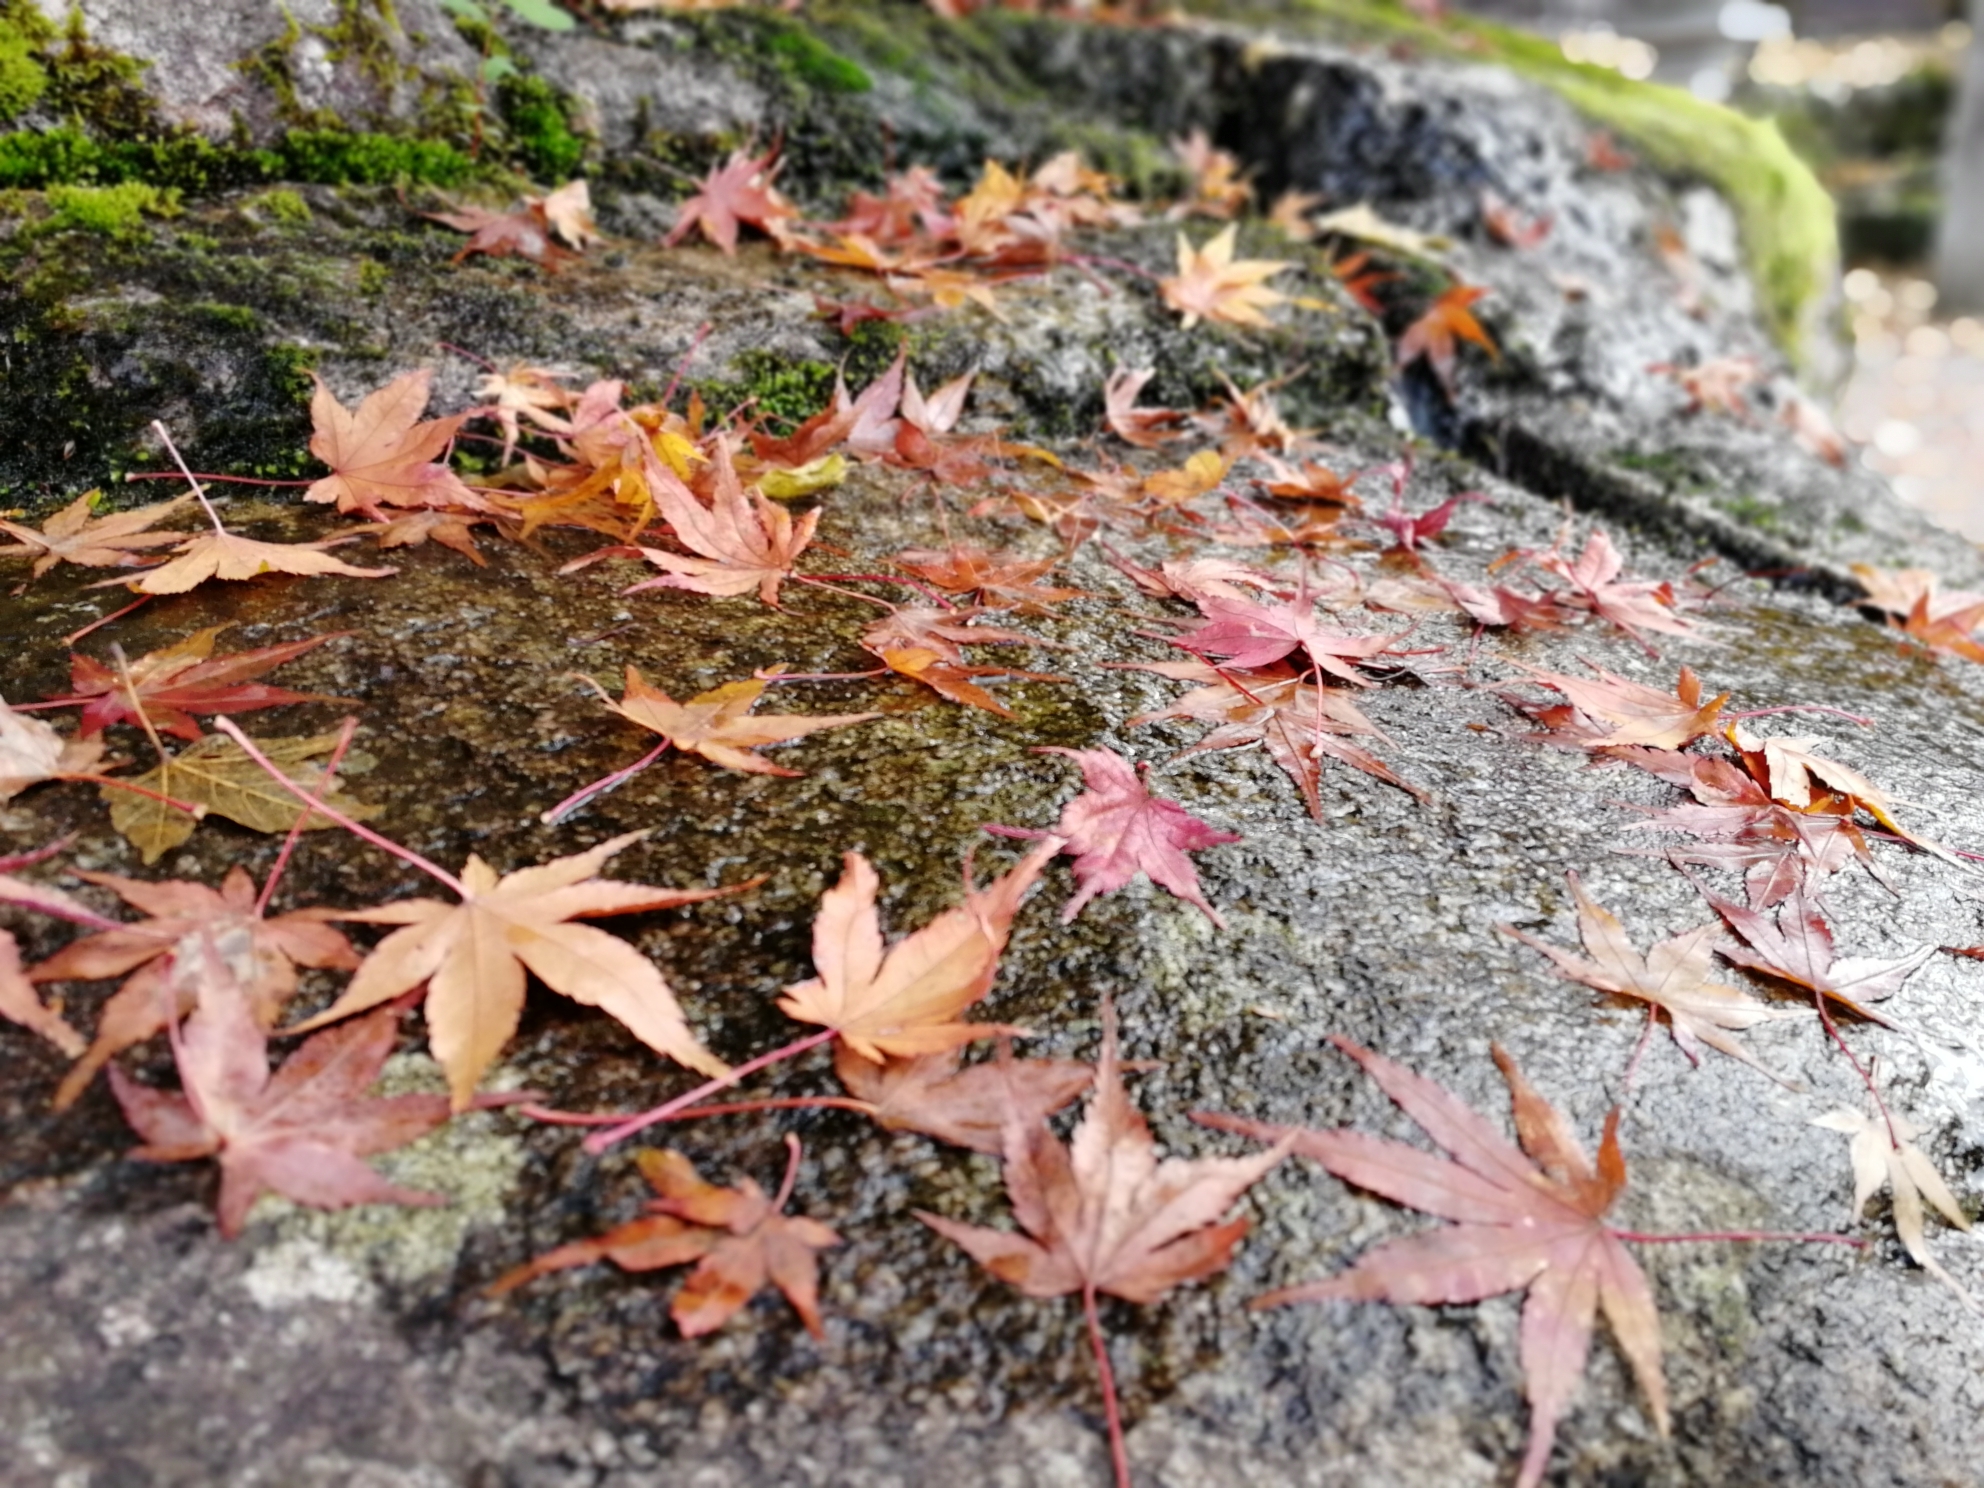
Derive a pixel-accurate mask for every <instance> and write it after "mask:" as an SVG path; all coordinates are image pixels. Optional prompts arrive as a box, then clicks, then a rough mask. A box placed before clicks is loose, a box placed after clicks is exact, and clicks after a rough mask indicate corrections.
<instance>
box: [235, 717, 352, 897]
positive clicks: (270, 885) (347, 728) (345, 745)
mask: <svg viewBox="0 0 1984 1488" xmlns="http://www.w3.org/2000/svg"><path fill="white" fill-rule="evenodd" d="M357 732H358V720H357V719H356V718H347V719H346V720H345V721H344V727H343V728H342V729H340V730H339V731H338V742H337V747H336V748H335V749H333V750H332V751H331V757H330V759H329V761H328V762H327V763H326V764H325V765H324V775H323V778H322V779H321V780H319V781H318V782H317V788H316V789H315V790H314V791H312V792H311V793H310V800H309V802H308V804H306V805H305V806H304V808H303V811H302V814H301V815H299V816H298V817H297V818H296V820H295V821H294V822H293V823H291V824H290V828H289V835H288V836H287V837H285V838H283V839H282V851H281V852H279V853H277V854H276V861H275V866H273V867H272V868H270V869H269V876H268V877H267V878H265V879H264V880H262V892H261V894H260V896H259V897H258V898H257V899H256V900H255V917H256V918H257V919H260V918H261V917H262V916H263V915H264V914H266V913H267V912H268V908H269V901H270V900H271V899H273V898H274V897H275V892H276V885H277V884H279V883H281V882H282V871H283V869H285V868H287V867H288V866H289V855H290V854H291V853H293V852H295V851H296V843H297V839H298V838H300V837H301V836H302V835H303V824H304V823H305V822H307V821H309V820H310V813H311V812H313V811H315V810H316V809H317V808H318V804H319V798H320V797H321V796H322V795H323V794H324V793H325V792H326V791H329V790H330V789H331V788H332V786H333V784H334V783H335V782H336V780H337V774H338V766H339V765H341V764H343V763H344V752H345V751H346V750H347V749H349V748H351V736H352V735H353V734H355V733H357Z"/></svg>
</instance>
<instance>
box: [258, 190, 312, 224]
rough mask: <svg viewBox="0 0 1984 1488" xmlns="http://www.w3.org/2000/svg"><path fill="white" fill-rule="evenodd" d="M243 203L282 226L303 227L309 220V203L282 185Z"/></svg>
mask: <svg viewBox="0 0 1984 1488" xmlns="http://www.w3.org/2000/svg"><path fill="white" fill-rule="evenodd" d="M245 205H247V206H249V207H251V208H253V209H254V210H256V211H258V212H260V213H261V214H262V215H263V216H265V217H267V218H268V220H269V221H271V222H275V223H280V224H281V225H282V226H284V227H304V226H307V225H308V224H309V221H310V204H309V203H308V202H306V201H305V200H304V199H303V198H302V197H301V196H299V195H297V194H296V193H295V192H294V191H291V190H289V189H288V188H287V187H284V186H278V187H276V188H275V189H274V190H273V191H264V192H263V193H262V194H261V195H260V196H258V197H255V198H254V199H253V200H251V201H249V202H247V203H245Z"/></svg>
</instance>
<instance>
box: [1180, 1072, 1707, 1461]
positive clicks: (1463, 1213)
mask: <svg viewBox="0 0 1984 1488" xmlns="http://www.w3.org/2000/svg"><path fill="white" fill-rule="evenodd" d="M1330 1042H1331V1043H1333V1044H1335V1045H1336V1046H1337V1048H1339V1049H1341V1050H1342V1051H1343V1052H1344V1053H1345V1054H1348V1055H1349V1056H1350V1057H1351V1058H1352V1059H1354V1060H1356V1061H1357V1062H1358V1063H1359V1064H1361V1065H1362V1066H1363V1067H1364V1069H1365V1071H1366V1072H1367V1073H1368V1074H1369V1075H1370V1076H1371V1078H1372V1079H1374V1080H1376V1081H1377V1082H1378V1084H1379V1085H1380V1086H1381V1087H1383V1089H1384V1092H1385V1094H1387V1095H1389V1096H1390V1097H1391V1098H1392V1099H1393V1100H1394V1101H1396V1102H1398V1104H1399V1106H1400V1107H1401V1108H1403V1110H1404V1111H1405V1113H1406V1114H1407V1115H1408V1116H1410V1117H1411V1118H1412V1119H1413V1120H1414V1121H1416V1122H1418V1123H1419V1125H1420V1126H1422V1127H1424V1128H1425V1130H1426V1132H1427V1134H1428V1135H1429V1136H1431V1137H1432V1138H1433V1140H1434V1141H1435V1142H1437V1143H1438V1144H1439V1145H1440V1146H1441V1147H1443V1148H1445V1149H1446V1150H1447V1151H1448V1152H1450V1153H1452V1154H1453V1156H1454V1158H1455V1159H1456V1160H1455V1161H1452V1162H1449V1161H1446V1160H1444V1159H1441V1158H1437V1157H1432V1156H1429V1155H1428V1154H1426V1153H1425V1152H1422V1151H1420V1150H1419V1149H1418V1148H1417V1147H1412V1146H1408V1145H1407V1144H1405V1143H1404V1142H1393V1141H1388V1140H1385V1139H1382V1138H1379V1137H1371V1136H1366V1135H1365V1134H1364V1133H1362V1132H1356V1131H1347V1130H1336V1131H1315V1130H1311V1129H1305V1128H1302V1127H1285V1126H1272V1125H1269V1124H1268V1123H1266V1122H1260V1121H1247V1120H1243V1119H1241V1118H1239V1117H1234V1116H1216V1115H1200V1114H1197V1113H1195V1115H1194V1119H1195V1120H1198V1121H1201V1122H1203V1123H1204V1124H1206V1125H1208V1126H1213V1127H1217V1128H1218V1129H1220V1130H1221V1131H1233V1132H1240V1133H1242V1134H1244V1135H1246V1136H1250V1137H1253V1138H1255V1139H1257V1140H1259V1141H1263V1142H1268V1141H1273V1142H1278V1143H1281V1144H1287V1143H1290V1142H1292V1143H1293V1144H1294V1147H1293V1150H1294V1151H1296V1152H1298V1153H1300V1154H1302V1155H1303V1156H1304V1157H1312V1158H1314V1159H1315V1160H1316V1161H1317V1162H1319V1163H1321V1164H1322V1165H1323V1166H1324V1167H1325V1168H1328V1169H1329V1170H1330V1172H1332V1173H1334V1174H1336V1175H1337V1177H1339V1178H1342V1179H1344V1180H1345V1181H1346V1182H1349V1183H1354V1184H1356V1185H1357V1186H1358V1187H1359V1188H1365V1189H1369V1190H1370V1191H1371V1192H1373V1193H1376V1194H1381V1195H1383V1196H1384V1197H1385V1198H1388V1199H1391V1200H1393V1201H1394V1202H1396V1203H1400V1204H1404V1205H1405V1206H1407V1207H1408V1208H1411V1209H1418V1210H1420V1211H1422V1212H1424V1213H1427V1214H1434V1215H1438V1216H1439V1217H1440V1218H1442V1219H1450V1220H1453V1221H1455V1223H1454V1224H1453V1225H1452V1226H1450V1227H1449V1228H1447V1229H1442V1230H1432V1231H1429V1232H1427V1233H1425V1234H1420V1235H1412V1236H1408V1237H1407V1238H1405V1239H1402V1240H1392V1241H1388V1242H1387V1243H1385V1244H1384V1245H1381V1246H1379V1247H1378V1248H1377V1249H1376V1250H1374V1251H1371V1252H1370V1253H1369V1254H1367V1255H1365V1256H1364V1257H1363V1258H1362V1259H1360V1260H1359V1261H1358V1262H1357V1263H1356V1264H1355V1265H1354V1266H1352V1267H1351V1268H1350V1269H1349V1270H1348V1271H1345V1272H1342V1273H1340V1274H1339V1275H1336V1276H1332V1277H1330V1278H1328V1279H1327V1280H1324V1281H1316V1282H1310V1283H1308V1284H1307V1285H1304V1286H1294V1287H1285V1288H1283V1289H1281V1290H1279V1291H1274V1292H1269V1293H1268V1294H1266V1295H1265V1296H1262V1297H1257V1298H1255V1299H1254V1301H1253V1303H1252V1304H1251V1305H1253V1306H1255V1307H1279V1306H1283V1305H1285V1304H1287V1303H1290V1302H1320V1301H1324V1300H1326V1299H1329V1298H1343V1299H1345V1300H1349V1301H1359V1302H1404V1303H1416V1304H1420V1305H1425V1306H1434V1305H1440V1304H1453V1303H1460V1302H1479V1301H1481V1300H1482V1299H1483V1298H1486V1297H1494V1296H1498V1295H1500V1294H1501V1293H1503V1292H1513V1291H1520V1290H1522V1289H1524V1288H1527V1289H1528V1291H1529V1296H1528V1299H1527V1300H1526V1301H1525V1302H1524V1304H1523V1313H1522V1372H1523V1383H1524V1393H1525V1394H1527V1395H1528V1396H1529V1410H1530V1416H1529V1447H1528V1450H1527V1451H1526V1452H1525V1453H1524V1454H1523V1463H1522V1471H1521V1473H1520V1474H1519V1475H1518V1477H1517V1484H1518V1488H1534V1485H1535V1484H1537V1483H1538V1482H1540V1481H1541V1479H1542V1477H1543V1469H1544V1467H1545V1465H1546V1464H1547V1463H1548V1462H1549V1458H1550V1445H1551V1442H1552V1440H1553V1439H1554V1438H1555V1436H1556V1431H1557V1422H1558V1420H1559V1418H1560V1417H1562V1415H1563V1413H1564V1411H1565V1409H1566V1408H1567V1407H1568V1406H1569V1405H1570V1403H1571V1399H1572V1397H1573V1396H1574V1395H1575V1394H1576V1391H1577V1385H1578V1377H1579V1376H1580V1375H1581V1374H1583V1372H1584V1363H1585V1356H1586V1354H1587V1353H1589V1352H1590V1348H1591V1331H1592V1323H1593V1321H1594V1320H1595V1318H1596V1315H1597V1313H1598V1312H1599V1311H1600V1310H1601V1309H1602V1310H1603V1311H1604V1313H1605V1317H1606V1320H1607V1321H1608V1322H1610V1323H1611V1324H1612V1336H1613V1337H1614V1338H1615V1339H1616V1340H1618V1344H1619V1347H1620V1350H1621V1351H1622V1352H1623V1353H1624V1354H1625V1356H1626V1362H1627V1363H1628V1364H1629V1365H1631V1366H1632V1371H1633V1376H1634V1378H1635V1379H1637V1380H1638V1381H1639V1386H1640V1391H1641V1393H1642V1394H1644V1395H1645V1396H1646V1401H1647V1405H1648V1406H1649V1407H1650V1408H1651V1409H1652V1412H1653V1423H1654V1425H1655V1427H1656V1428H1658V1430H1659V1431H1660V1433H1661V1435H1663V1436H1665V1435H1666V1434H1667V1429H1668V1416H1667V1382H1666V1379H1665V1377H1664V1375H1663V1374H1662V1371H1661V1363H1660V1316H1659V1313H1658V1312H1657V1310H1656V1309H1655V1307H1654V1301H1653V1292H1652V1289H1651V1288H1650V1287H1648V1285H1647V1280H1646V1275H1645V1273H1644V1272H1642V1271H1641V1270H1640V1268H1639V1265H1638V1263H1637V1262H1636V1261H1634V1260H1633V1258H1632V1256H1631V1255H1630V1254H1629V1253H1628V1252H1627V1250H1626V1248H1625V1246H1624V1244H1623V1243H1621V1242H1622V1240H1623V1239H1625V1238H1638V1237H1629V1236H1627V1235H1626V1234H1624V1233H1623V1232H1621V1231H1619V1230H1615V1229H1613V1228H1612V1227H1611V1226H1609V1225H1607V1224H1606V1223H1605V1222H1604V1221H1605V1215H1606V1213H1607V1212H1608V1211H1609V1210H1610V1209H1611V1208H1612V1205H1613V1203H1614V1202H1615V1201H1616V1200H1617V1199H1618V1197H1619V1194H1620V1193H1621V1192H1622V1191H1623V1190H1624V1189H1625V1187H1626V1161H1625V1158H1624V1157H1623V1156H1622V1155H1621V1154H1620V1151H1619V1112H1618V1109H1617V1108H1616V1107H1615V1108H1614V1109H1613V1110H1612V1112H1611V1113H1610V1114H1609V1115H1608V1116H1607V1117H1606V1118H1605V1135H1604V1138H1603V1140H1602V1141H1601V1143H1600V1145H1599V1149H1598V1165H1597V1167H1596V1169H1594V1168H1593V1167H1592V1165H1591V1163H1590V1162H1589V1160H1588V1159H1587V1158H1586V1157H1585V1154H1584V1149H1583V1148H1582V1147H1581V1146H1580V1145H1579V1144H1578V1140H1577V1138H1576V1137H1575V1136H1574V1135H1572V1133H1571V1130H1570V1126H1569V1124H1568V1123H1567V1122H1565V1120H1564V1118H1563V1116H1562V1115H1561V1114H1560V1113H1559V1112H1558V1111H1557V1110H1556V1109H1555V1108H1554V1107H1552V1106H1551V1105H1550V1104H1549V1102H1547V1101H1545V1100H1544V1099H1543V1097H1542V1096H1540V1095H1538V1094H1537V1093H1536V1091H1535V1090H1534V1089H1533V1088H1532V1087H1531V1086H1530V1084H1529V1082H1528V1081H1527V1080H1525V1079H1523V1077H1522V1074H1521V1072H1520V1071H1518V1070H1517V1069H1516V1066H1515V1061H1513V1060H1512V1059H1510V1058H1509V1056H1508V1055H1507V1053H1505V1052H1504V1051H1503V1050H1502V1049H1501V1048H1500V1047H1499V1046H1497V1047H1496V1048H1495V1050H1494V1054H1495V1063H1496V1064H1497V1065H1498V1066H1500V1068H1501V1071H1502V1077H1503V1078H1504V1079H1505V1080H1507V1081H1508V1082H1509V1094H1510V1097H1511V1100H1512V1102H1513V1104H1514V1107H1515V1123H1516V1135H1517V1136H1518V1137H1519V1138H1520V1139H1521V1141H1522V1147H1521V1148H1520V1149H1519V1148H1517V1147H1516V1146H1515V1145H1514V1144H1512V1143H1511V1142H1510V1141H1509V1140H1508V1139H1507V1138H1506V1137H1504V1136H1503V1135H1502V1134H1501V1133H1500V1132H1498V1131H1496V1130H1495V1128H1494V1126H1493V1125H1491V1124H1490V1123H1489V1122H1488V1121H1486V1120H1485V1119H1483V1118H1482V1117H1481V1116H1480V1115H1478V1114H1477V1113H1475V1112H1474V1111H1471V1110H1469V1109H1468V1108H1467V1107H1466V1106H1464V1105H1462V1104H1461V1103H1460V1101H1459V1100H1457V1099H1455V1097H1454V1096H1453V1094H1452V1093H1451V1092H1450V1091H1448V1090H1446V1089H1444V1088H1442V1087H1441V1086H1439V1085H1436V1084H1434V1083H1433V1081H1431V1080H1429V1079H1427V1078H1425V1077H1424V1076H1423V1075H1416V1074H1414V1073H1413V1072H1412V1071H1411V1070H1408V1069H1406V1068H1405V1067H1404V1066H1403V1065H1399V1064H1394V1063H1393V1062H1392V1061H1391V1060H1389V1059H1386V1058H1385V1057H1383V1056H1382V1055H1379V1054H1374V1053H1372V1052H1371V1051H1370V1050H1369V1049H1363V1048H1360V1047H1358V1046H1357V1045H1356V1044H1353V1043H1352V1042H1350V1040H1348V1039H1346V1038H1343V1037H1341V1036H1337V1035H1332V1036H1331V1038H1330ZM1275 1150H1276V1151H1280V1150H1282V1148H1281V1147H1277V1148H1276V1149H1275ZM1525 1153H1527V1155H1526V1156H1525ZM1662 1238H1667V1237H1662Z"/></svg>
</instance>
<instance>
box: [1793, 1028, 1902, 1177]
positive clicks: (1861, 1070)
mask: <svg viewBox="0 0 1984 1488" xmlns="http://www.w3.org/2000/svg"><path fill="white" fill-rule="evenodd" d="M1812 1002H1813V1004H1814V1005H1815V1006H1816V1007H1817V1008H1818V1010H1819V1022H1820V1023H1822V1024H1823V1025H1824V1026H1825V1030H1826V1033H1827V1035H1828V1036H1829V1037H1830V1038H1831V1039H1832V1041H1833V1042H1834V1043H1835V1044H1838V1045H1839V1052H1840V1053H1842V1054H1844V1055H1845V1056H1846V1062H1847V1063H1848V1064H1850V1065H1852V1066H1853V1073H1854V1074H1856V1075H1858V1076H1859V1077H1860V1083H1861V1084H1863V1085H1865V1086H1866V1087H1867V1096H1868V1098H1869V1099H1870V1100H1872V1101H1873V1103H1874V1109H1875V1110H1876V1111H1879V1112H1880V1113H1881V1124H1882V1125H1883V1126H1885V1127H1886V1128H1887V1129H1888V1141H1889V1142H1890V1143H1891V1144H1892V1145H1893V1147H1894V1150H1895V1151H1896V1152H1899V1151H1901V1147H1902V1137H1901V1133H1900V1132H1898V1131H1896V1130H1895V1125H1894V1113H1893V1112H1892V1111H1890V1110H1889V1109H1888V1103H1887V1102H1886V1101H1884V1100H1882V1099H1881V1092H1880V1091H1879V1089H1877V1088H1876V1086H1875V1084H1874V1072H1873V1071H1872V1070H1870V1069H1868V1068H1867V1067H1866V1066H1865V1065H1863V1064H1862V1063H1861V1062H1860V1059H1859V1056H1858V1055H1856V1054H1855V1053H1854V1052H1853V1047H1852V1045H1850V1044H1848V1043H1847V1042H1846V1036H1845V1035H1844V1034H1842V1033H1841V1032H1840V1031H1839V1025H1838V1024H1837V1023H1835V1022H1833V1018H1832V1009H1830V1008H1828V1007H1827V1006H1826V998H1825V994H1824V993H1823V992H1814V993H1813V994H1812Z"/></svg>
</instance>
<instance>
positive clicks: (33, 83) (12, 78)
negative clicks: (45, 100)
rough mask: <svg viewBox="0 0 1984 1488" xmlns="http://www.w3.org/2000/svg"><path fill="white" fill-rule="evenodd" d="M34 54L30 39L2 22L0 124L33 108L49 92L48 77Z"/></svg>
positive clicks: (0, 22)
mask: <svg viewBox="0 0 1984 1488" xmlns="http://www.w3.org/2000/svg"><path fill="white" fill-rule="evenodd" d="M35 52H36V47H35V43H34V42H33V41H32V40H31V39H30V38H29V37H28V36H26V35H25V34H23V33H22V32H21V31H20V30H18V29H16V28H15V27H13V26H12V25H10V24H8V23H6V22H4V21H0V121H4V120H7V119H11V118H13V117H14V116H15V115H16V114H21V113H25V112H26V111H27V110H29V109H31V108H33V107H34V106H35V104H36V103H38V102H39V101H40V100H41V95H42V94H43V93H44V92H45V91H47V88H48V74H47V73H46V72H45V71H43V70H42V66H41V63H40V62H39V61H38V60H36V56H35Z"/></svg>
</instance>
